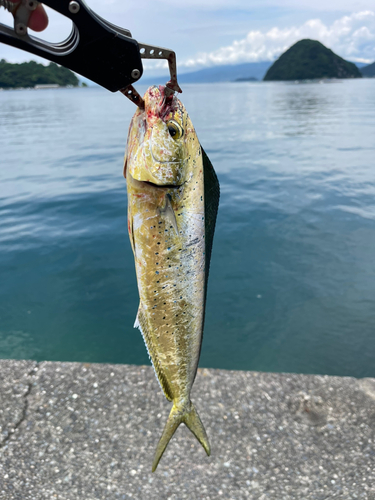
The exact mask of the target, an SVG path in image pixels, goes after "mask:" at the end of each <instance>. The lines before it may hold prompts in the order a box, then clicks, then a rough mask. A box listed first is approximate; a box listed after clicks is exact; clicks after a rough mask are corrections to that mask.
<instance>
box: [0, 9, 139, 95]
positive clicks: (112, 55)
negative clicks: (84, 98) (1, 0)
mask: <svg viewBox="0 0 375 500" xmlns="http://www.w3.org/2000/svg"><path fill="white" fill-rule="evenodd" d="M42 3H43V4H45V5H48V6H49V7H51V8H52V9H54V10H56V11H57V12H59V13H60V14H62V15H64V16H66V17H68V18H69V19H71V21H72V22H73V30H72V32H71V34H70V35H69V37H68V38H67V39H66V40H64V41H63V42H61V43H49V42H45V41H44V40H41V39H39V38H37V37H34V36H30V35H29V34H25V35H17V34H16V33H15V31H14V30H12V29H11V28H9V27H8V26H5V25H4V24H0V42H3V43H6V44H7V45H12V46H13V47H17V48H19V49H22V50H25V51H27V52H30V53H32V54H35V55H37V56H41V57H44V58H45V59H48V60H49V61H53V62H55V63H57V64H61V65H62V66H65V67H67V68H69V69H71V70H72V71H74V72H76V73H79V74H80V75H82V76H84V77H86V78H89V79H90V80H92V81H93V82H95V83H97V84H98V85H101V86H102V87H105V88H106V89H108V90H110V91H111V92H116V91H118V90H121V89H124V88H125V87H127V86H128V85H131V84H132V83H134V82H135V81H137V80H139V78H140V77H141V76H142V73H143V66H142V61H141V55H140V52H139V46H138V43H137V41H136V40H134V39H133V38H132V37H131V33H130V31H128V30H125V29H123V28H119V27H117V26H115V25H113V24H110V23H109V22H107V21H105V20H104V19H102V18H101V17H100V16H98V15H97V14H95V12H93V11H92V10H91V9H90V8H89V7H88V6H87V5H86V4H85V2H84V1H83V0H73V1H71V0H43V2H42ZM77 5H78V7H77Z"/></svg>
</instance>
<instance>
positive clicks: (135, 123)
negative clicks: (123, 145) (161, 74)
mask: <svg viewBox="0 0 375 500" xmlns="http://www.w3.org/2000/svg"><path fill="white" fill-rule="evenodd" d="M164 89H165V87H162V86H160V87H156V86H153V87H150V88H149V89H148V90H147V91H146V93H145V95H144V97H143V99H144V103H145V106H144V109H140V108H138V109H137V111H136V113H135V114H134V116H133V119H132V121H131V124H130V128H129V135H128V143H127V153H126V158H125V168H124V175H125V177H126V173H127V172H129V174H130V175H131V176H132V177H133V179H136V180H138V181H147V182H151V183H153V184H156V185H158V186H179V185H182V184H183V183H184V182H185V178H186V175H187V172H186V168H187V167H186V166H187V162H188V143H189V142H191V140H194V136H195V130H194V127H193V125H192V123H191V120H190V118H189V116H188V113H187V111H186V109H185V107H184V105H183V104H182V103H181V101H180V100H179V99H178V98H177V97H176V96H175V95H171V96H166V95H165V92H164ZM195 137H196V136H195ZM196 140H197V139H196ZM197 141H198V140H197Z"/></svg>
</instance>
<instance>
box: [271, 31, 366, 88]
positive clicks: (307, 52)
mask: <svg viewBox="0 0 375 500" xmlns="http://www.w3.org/2000/svg"><path fill="white" fill-rule="evenodd" d="M361 77H362V75H361V73H360V71H359V69H358V68H357V66H356V65H355V64H354V63H351V62H349V61H346V60H345V59H343V58H342V57H340V56H338V55H337V54H335V53H334V52H332V50H331V49H328V48H327V47H325V46H324V45H323V44H322V43H320V42H318V41H317V40H309V39H305V40H300V41H299V42H297V43H295V44H294V45H292V47H290V48H289V49H288V50H287V51H286V52H284V53H283V54H281V56H280V57H279V59H277V61H275V62H274V63H273V65H272V66H271V67H270V68H269V69H268V71H267V73H266V75H265V77H264V80H265V81H267V80H279V81H280V80H313V79H316V78H361Z"/></svg>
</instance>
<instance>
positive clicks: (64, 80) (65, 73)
mask: <svg viewBox="0 0 375 500" xmlns="http://www.w3.org/2000/svg"><path fill="white" fill-rule="evenodd" d="M78 83H79V82H78V78H77V77H76V76H75V74H74V73H72V71H70V70H69V69H67V68H63V67H61V66H58V65H57V64H55V63H52V62H51V63H49V65H48V66H43V64H39V63H37V62H35V61H30V62H26V63H21V64H11V63H8V62H6V61H5V59H1V60H0V87H2V88H5V89H9V88H17V87H35V85H42V84H57V85H61V86H65V85H73V86H75V87H76V86H77V85H78Z"/></svg>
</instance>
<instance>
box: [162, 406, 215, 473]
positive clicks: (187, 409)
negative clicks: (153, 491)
mask: <svg viewBox="0 0 375 500" xmlns="http://www.w3.org/2000/svg"><path fill="white" fill-rule="evenodd" d="M182 422H183V423H184V424H185V425H186V426H187V427H188V428H189V429H190V431H191V432H192V433H193V434H194V436H195V437H196V438H197V439H198V441H199V442H200V444H201V445H202V446H203V448H204V450H205V452H206V453H207V455H208V456H209V455H210V454H211V447H210V443H209V442H208V437H207V434H206V431H205V428H204V427H203V424H202V421H201V419H200V417H199V415H198V412H197V410H196V409H195V406H194V405H193V403H192V402H191V401H189V403H188V404H187V405H184V406H181V405H176V404H173V407H172V410H171V412H170V414H169V417H168V420H167V423H166V424H165V427H164V430H163V434H162V435H161V438H160V440H159V443H158V445H157V447H156V452H155V457H154V462H153V464H152V472H155V470H156V467H157V466H158V463H159V461H160V459H161V457H162V456H163V453H164V451H165V448H166V447H167V445H168V443H169V441H170V439H171V438H172V436H173V434H174V433H175V432H176V430H177V427H178V426H179V425H180V424H181V423H182Z"/></svg>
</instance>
